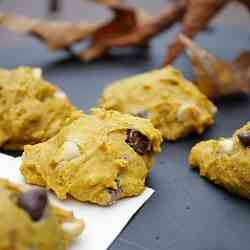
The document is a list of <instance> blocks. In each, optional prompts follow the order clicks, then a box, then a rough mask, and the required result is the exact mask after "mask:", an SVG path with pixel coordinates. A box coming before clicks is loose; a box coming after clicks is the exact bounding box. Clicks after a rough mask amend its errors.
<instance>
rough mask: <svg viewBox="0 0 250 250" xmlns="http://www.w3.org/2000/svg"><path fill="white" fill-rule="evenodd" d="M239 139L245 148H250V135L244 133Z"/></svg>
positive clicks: (239, 135)
mask: <svg viewBox="0 0 250 250" xmlns="http://www.w3.org/2000/svg"><path fill="white" fill-rule="evenodd" d="M238 138H239V140H240V142H241V144H242V145H244V146H245V147H250V133H247V132H242V133H240V134H238Z"/></svg>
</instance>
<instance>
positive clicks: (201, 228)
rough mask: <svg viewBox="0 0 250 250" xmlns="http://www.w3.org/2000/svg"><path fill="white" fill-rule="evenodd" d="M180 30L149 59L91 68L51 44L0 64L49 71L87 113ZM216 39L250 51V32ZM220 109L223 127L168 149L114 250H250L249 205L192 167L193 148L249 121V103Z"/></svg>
mask: <svg viewBox="0 0 250 250" xmlns="http://www.w3.org/2000/svg"><path fill="white" fill-rule="evenodd" d="M173 33H174V31H173V32H171V33H169V34H167V35H163V36H161V37H160V38H159V39H156V40H155V42H154V44H153V49H152V50H151V52H150V53H148V54H147V55H145V54H144V55H143V54H140V55H137V56H128V55H127V56H123V57H118V56H114V57H112V58H106V59H102V60H100V61H98V62H94V63H90V64H85V65H83V64H80V63H79V62H77V61H75V60H73V59H67V56H66V55H65V54H64V53H55V54H52V53H48V51H47V49H46V48H45V47H44V46H43V45H41V44H39V43H38V42H36V41H34V40H30V46H26V47H20V48H15V49H9V50H7V49H0V67H7V68H11V67H15V66H18V65H31V66H39V67H42V68H43V71H44V74H45V77H46V78H47V79H49V80H50V81H52V82H55V83H57V84H58V85H60V86H61V87H62V88H63V89H64V90H65V91H66V92H67V94H68V96H69V97H70V98H71V99H72V101H73V102H74V104H76V105H77V106H78V107H79V108H83V109H84V110H85V111H87V110H88V109H89V108H90V107H93V106H95V105H96V103H97V100H98V98H99V96H100V94H101V92H102V89H103V88H104V86H106V85H107V84H109V83H110V82H112V81H113V80H116V79H120V78H122V77H126V76H129V75H134V74H136V73H140V72H144V71H147V70H150V69H153V68H157V67H159V66H160V65H161V62H162V61H163V55H164V52H165V45H166V41H169V39H170V38H172V35H173ZM210 35H211V33H204V34H202V35H201V36H200V37H199V39H198V41H199V42H201V43H202V45H203V46H205V47H207V48H209V49H210V50H211V51H213V52H215V53H217V54H218V55H220V56H221V57H223V58H227V59H232V58H233V57H234V56H235V55H236V54H237V52H239V51H240V50H243V49H247V48H248V49H249V36H250V33H249V31H248V32H246V30H243V29H242V30H239V29H238V30H229V29H225V28H222V27H221V28H218V27H215V29H213V36H210ZM176 65H177V66H178V67H179V68H181V69H182V70H183V71H184V72H185V74H186V76H187V77H192V74H191V67H190V65H189V63H188V61H187V60H186V58H185V57H182V58H181V59H180V60H178V62H177V63H176ZM217 104H218V107H219V113H218V115H217V122H216V125H215V126H213V127H212V128H211V129H209V130H208V131H207V132H206V133H205V134H204V135H203V136H200V137H199V136H190V137H189V138H187V139H184V140H181V141H179V142H176V143H167V144H165V145H164V146H163V151H162V153H161V154H160V155H159V157H157V160H156V164H155V168H154V169H153V171H152V173H151V175H150V180H149V185H150V186H151V187H152V188H154V189H155V190H156V193H155V194H154V195H153V197H152V198H151V199H150V200H149V201H148V202H147V203H146V205H145V206H144V207H143V208H142V209H141V210H140V211H139V212H138V214H137V215H136V216H135V217H134V218H133V219H132V220H131V222H130V223H129V225H128V226H127V227H126V228H125V229H124V231H123V232H122V233H121V235H120V237H119V238H118V239H117V240H116V241H115V242H114V244H113V245H112V246H111V248H110V249H111V250H118V249H119V250H130V249H131V250H132V249H135V250H140V249H141V250H143V249H144V250H148V249H152V250H155V249H159V250H180V249H185V250H235V249H241V250H245V249H249V245H250V237H249V232H250V204H249V202H248V201H246V200H242V199H239V198H237V197H234V196H232V195H230V194H228V193H227V192H225V191H224V190H222V189H221V188H218V187H216V186H214V185H211V184H210V183H209V182H207V181H206V180H205V179H202V178H200V177H199V176H198V173H197V172H196V171H192V170H190V169H189V168H188V163H187V157H188V153H189V151H190V148H191V147H192V145H194V144H195V143H196V142H198V141H199V140H202V139H207V138H212V137H220V136H229V135H231V133H232V132H233V131H234V130H235V129H237V128H238V127H240V126H242V125H243V124H244V123H245V122H246V121H248V120H249V115H250V114H249V110H250V99H249V98H230V99H227V100H224V101H220V102H219V103H217ZM112 223H115V221H113V222H112Z"/></svg>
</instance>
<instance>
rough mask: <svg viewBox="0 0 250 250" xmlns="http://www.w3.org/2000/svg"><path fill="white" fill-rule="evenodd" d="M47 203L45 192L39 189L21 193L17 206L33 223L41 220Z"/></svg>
mask: <svg viewBox="0 0 250 250" xmlns="http://www.w3.org/2000/svg"><path fill="white" fill-rule="evenodd" d="M47 203H48V195H47V192H46V191H45V190H44V189H40V188H39V189H38V188H37V189H33V190H31V191H27V192H24V193H21V194H20V195H19V197H18V201H17V205H18V206H19V207H20V208H22V209H23V210H25V211H26V212H27V213H28V214H29V215H30V217H31V218H32V220H33V221H38V220H40V219H41V218H42V216H43V213H44V210H45V208H46V206H47Z"/></svg>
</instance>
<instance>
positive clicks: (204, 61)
mask: <svg viewBox="0 0 250 250" xmlns="http://www.w3.org/2000/svg"><path fill="white" fill-rule="evenodd" d="M179 39H180V41H181V42H182V43H183V44H184V46H186V48H187V54H188V56H189V57H190V59H191V62H192V65H193V70H194V73H195V74H196V77H197V81H196V83H197V85H198V87H199V89H200V90H201V91H202V92H203V93H204V94H205V95H207V96H208V97H209V98H211V99H216V98H219V97H222V96H230V95H235V94H242V93H243V94H249V93H250V87H249V83H250V82H249V80H250V77H249V65H250V64H249V62H250V56H249V54H247V56H246V54H244V55H241V57H239V58H238V59H237V60H235V61H233V62H226V61H223V60H221V59H219V58H217V57H215V56H214V55H212V54H211V53H209V52H208V51H207V50H205V49H203V48H201V47H200V46H198V45H197V44H195V43H194V42H192V40H190V39H189V38H187V37H185V36H184V35H180V36H179Z"/></svg>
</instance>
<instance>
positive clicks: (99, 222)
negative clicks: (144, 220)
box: [0, 153, 154, 250]
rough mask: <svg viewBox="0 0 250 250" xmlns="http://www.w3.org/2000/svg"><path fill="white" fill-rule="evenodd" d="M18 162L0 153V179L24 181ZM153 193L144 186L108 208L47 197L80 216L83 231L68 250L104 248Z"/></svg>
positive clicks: (18, 159) (98, 249)
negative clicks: (142, 189)
mask: <svg viewBox="0 0 250 250" xmlns="http://www.w3.org/2000/svg"><path fill="white" fill-rule="evenodd" d="M20 165H21V158H20V157H18V158H14V157H11V156H8V155H5V154H1V153H0V166H1V171H0V178H6V179H9V180H10V181H13V182H16V183H20V184H24V180H23V177H22V175H21V173H20V171H19V167H20ZM153 193H154V190H153V189H151V188H146V190H145V191H144V193H143V194H141V195H140V196H138V197H133V198H128V199H124V200H121V201H118V202H117V203H116V204H114V205H113V206H111V207H98V206H96V205H91V204H86V203H80V202H78V201H73V200H70V201H59V200H58V199H57V198H56V197H55V196H54V195H52V194H51V195H50V199H51V200H52V202H53V204H55V205H58V206H60V207H62V208H65V209H67V210H71V211H73V212H74V215H75V216H76V217H77V218H82V219H83V220H84V222H85V223H86V228H85V231H84V232H83V234H82V235H81V236H80V237H79V238H78V239H77V241H76V242H75V243H74V244H73V245H72V247H71V248H70V249H71V250H82V249H84V250H105V249H107V248H108V247H109V246H110V244H111V243H112V242H113V241H114V240H115V238H116V237H117V236H118V235H119V233H120V232H121V230H122V229H123V228H124V227H125V226H126V224H127V223H128V222H129V220H130V218H131V217H132V216H133V215H134V214H135V213H136V212H137V210H138V209H139V208H140V207H141V206H142V205H143V204H144V203H145V202H146V201H147V200H148V199H149V197H150V196H151V195H152V194H153Z"/></svg>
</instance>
